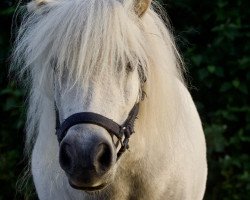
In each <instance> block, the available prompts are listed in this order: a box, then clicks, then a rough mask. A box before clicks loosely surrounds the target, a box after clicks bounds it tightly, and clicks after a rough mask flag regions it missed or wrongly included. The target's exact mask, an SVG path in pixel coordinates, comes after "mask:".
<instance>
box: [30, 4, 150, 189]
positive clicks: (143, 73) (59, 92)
mask: <svg viewBox="0 0 250 200" xmlns="http://www.w3.org/2000/svg"><path fill="white" fill-rule="evenodd" d="M90 2H91V3H90ZM150 2H151V1H149V0H136V1H129V0H128V1H124V2H121V1H118V0H73V1H71V0H65V1H56V0H55V1H51V0H36V1H34V2H31V3H30V4H29V6H28V8H29V10H30V12H31V13H32V14H33V15H34V16H36V17H35V18H36V20H33V21H32V20H31V21H30V22H28V23H32V24H33V30H29V40H30V41H29V47H31V48H30V49H29V48H27V49H26V51H29V52H26V55H28V56H29V57H30V58H31V57H32V58H31V59H30V60H29V62H30V63H29V65H33V69H32V72H31V73H33V80H34V81H35V82H37V83H38V85H40V86H42V88H53V90H51V91H50V92H51V93H50V95H48V97H49V98H50V99H51V101H52V102H54V103H55V105H56V107H57V109H58V114H59V116H58V118H59V121H60V122H63V121H64V120H65V119H66V118H68V117H69V116H71V115H72V114H74V113H79V112H94V113H98V114H100V115H102V116H105V117H107V118H109V119H112V120H113V121H115V122H116V123H117V124H122V123H123V122H124V121H125V120H126V118H127V116H128V114H129V112H130V111H131V109H132V108H133V106H134V105H135V104H136V103H138V102H139V101H141V99H142V96H143V95H142V94H143V87H144V82H145V79H146V77H147V65H148V59H147V58H148V55H147V50H146V49H145V45H144V43H145V38H144V36H143V29H142V28H141V27H140V26H139V25H138V24H140V20H141V17H143V15H144V14H145V12H146V10H147V9H148V7H149V6H150ZM45 80H47V81H45ZM48 80H50V81H48ZM119 148H120V143H119V141H118V139H117V138H116V137H114V136H112V135H110V134H109V133H108V132H107V130H105V129H104V128H102V127H100V126H97V125H93V124H77V125H74V126H72V127H71V128H70V129H69V130H68V131H67V134H66V136H65V137H64V138H63V140H62V141H60V150H59V162H60V166H61V168H62V169H63V170H64V171H65V173H66V175H67V177H68V180H69V183H70V185H71V186H72V187H74V188H76V189H82V190H98V189H101V188H103V187H105V186H107V185H108V184H109V183H111V182H112V180H113V179H114V177H115V173H116V171H117V166H118V165H119V164H120V162H122V161H120V160H119V161H118V162H117V152H118V150H119ZM126 157H127V158H128V157H129V156H126ZM121 160H123V159H121Z"/></svg>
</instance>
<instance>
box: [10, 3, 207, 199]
mask: <svg viewBox="0 0 250 200" xmlns="http://www.w3.org/2000/svg"><path fill="white" fill-rule="evenodd" d="M27 8H28V14H27V16H25V17H24V21H23V23H22V25H21V27H20V31H19V36H18V37H17V41H16V45H15V50H14V59H15V60H16V62H17V65H18V66H20V68H18V70H19V71H20V73H21V74H24V75H26V77H28V80H26V83H27V82H28V83H29V86H30V97H29V107H28V119H27V143H26V148H27V151H28V152H32V153H31V170H32V175H33V180H34V183H35V187H36V190H37V193H38V196H39V199H41V200H50V199H51V200H63V199H65V200H67V199H85V200H87V199H101V200H105V199H109V200H132V199H145V200H157V199H168V200H201V199H202V198H203V195H204V190H205V184H206V176H207V164H206V147H205V146H206V145H205V140H204V134H203V130H202V126H201V122H200V119H199V116H198V113H197V111H196V108H195V105H194V103H193V100H192V98H191V96H190V94H189V92H188V90H187V89H186V87H185V85H184V83H183V81H182V75H181V67H180V66H181V62H180V57H179V54H178V52H177V50H176V47H175V44H174V41H173V39H172V37H171V34H170V32H169V30H168V28H166V27H165V25H164V22H163V20H162V19H161V18H160V16H159V15H158V14H157V13H156V12H155V11H154V10H153V8H152V6H151V0H34V1H32V2H30V3H29V4H28V6H27ZM144 93H145V94H146V95H144ZM143 96H144V98H143ZM138 104H139V113H138V116H137V119H136V121H135V122H133V121H132V124H134V125H135V127H134V131H135V133H134V134H133V135H131V137H130V141H129V146H130V148H129V150H128V151H125V152H124V153H123V154H122V155H121V156H120V157H119V156H118V154H117V153H118V151H119V150H120V149H121V148H122V147H124V146H125V147H127V146H126V144H125V142H124V141H125V140H126V138H128V137H129V136H128V137H127V136H126V134H125V135H124V134H123V135H122V137H121V138H119V137H116V135H114V134H111V132H112V131H108V128H105V126H108V127H110V126H111V125H110V123H111V119H112V123H113V122H114V123H113V125H114V127H120V126H119V125H121V124H123V123H124V121H125V120H126V119H127V118H128V116H129V113H130V111H131V110H133V109H132V108H133V106H134V105H138ZM79 112H81V113H82V114H83V115H85V118H86V116H87V118H88V117H89V115H91V114H89V113H95V114H94V116H101V117H100V119H101V120H100V119H99V121H102V122H103V120H104V121H105V120H106V122H105V123H104V122H103V123H102V124H104V125H103V126H100V125H98V124H97V123H95V122H96V120H98V119H96V118H95V117H94V119H92V120H94V123H93V122H92V123H80V122H79V123H75V124H73V125H72V126H69V127H68V128H67V131H66V132H65V135H64V136H63V137H62V138H61V139H60V140H59V143H58V140H57V137H56V135H55V132H56V131H55V127H56V120H57V121H59V122H58V123H59V126H65V124H64V125H62V122H63V121H64V120H65V119H66V118H68V117H69V116H72V114H75V113H79ZM86 113H88V114H86ZM97 114H98V115H97ZM135 116H136V114H134V115H133V117H135ZM97 118H98V117H97ZM85 121H86V120H85ZM112 123H111V124H112ZM96 124H97V125H96ZM103 127H104V128H103ZM59 128H61V129H62V127H59ZM113 132H115V131H113ZM122 133H124V132H122ZM130 133H131V134H132V131H131V132H130ZM119 134H120V132H119ZM125 149H126V148H125ZM118 158H119V159H118Z"/></svg>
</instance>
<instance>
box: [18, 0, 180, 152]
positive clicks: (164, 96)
mask: <svg viewBox="0 0 250 200" xmlns="http://www.w3.org/2000/svg"><path fill="white" fill-rule="evenodd" d="M133 2H134V1H133V0H126V1H124V2H123V1H118V0H57V1H53V2H51V3H50V4H48V5H43V6H41V7H40V8H38V9H35V11H32V9H33V6H34V5H33V4H32V3H31V4H30V5H29V9H30V10H31V11H29V13H28V14H27V16H25V20H24V22H23V24H22V26H21V29H20V31H19V35H18V38H17V41H16V46H15V51H14V59H15V61H16V62H15V63H16V66H19V68H18V69H19V71H20V74H21V75H23V74H26V75H28V76H27V77H28V79H29V83H30V86H31V87H30V97H29V110H28V119H27V122H28V123H27V142H26V146H27V150H30V148H31V147H32V146H33V145H32V144H33V143H34V141H35V139H36V135H37V131H36V128H37V126H38V124H39V120H40V113H41V112H42V109H43V106H44V98H49V99H51V104H52V105H53V89H54V85H53V83H52V79H53V77H54V73H56V77H57V78H58V79H59V80H60V82H62V81H64V82H66V83H67V86H68V88H69V89H70V88H71V87H72V84H85V85H87V84H88V82H89V81H91V77H92V74H93V73H95V74H98V75H101V74H102V73H105V72H106V73H107V71H108V73H109V74H111V75H112V74H113V76H116V75H121V76H122V75H123V74H124V73H126V66H127V64H128V63H130V65H131V67H133V68H136V67H138V65H139V64H140V65H141V66H142V68H141V70H142V73H144V74H145V75H146V76H147V79H148V80H147V84H146V85H145V89H144V90H145V91H146V93H147V96H148V98H149V99H150V101H148V103H147V105H146V106H142V108H141V111H140V112H141V113H142V114H141V115H142V116H143V117H142V119H141V120H145V121H146V120H147V121H148V119H147V118H149V117H147V115H146V114H145V112H146V111H145V110H147V112H148V113H151V115H152V114H153V113H155V114H156V115H158V113H163V114H162V115H167V114H166V112H162V110H161V112H158V110H157V109H163V108H164V107H166V106H163V107H161V104H168V102H169V104H172V105H175V103H174V104H173V102H174V101H175V100H174V99H176V95H178V94H174V92H171V93H172V94H171V96H169V94H170V93H169V89H168V87H169V88H172V89H171V90H172V91H175V88H173V87H174V85H173V84H172V82H173V81H175V79H179V80H182V78H181V72H180V71H181V70H180V69H179V66H180V64H179V62H178V61H179V60H180V59H179V54H178V52H177V50H176V47H175V45H174V41H173V39H172V36H171V34H170V33H169V30H168V29H167V28H166V27H165V25H164V23H163V20H162V19H161V18H160V17H159V16H158V14H156V12H155V11H154V10H153V8H151V9H150V10H149V11H148V12H147V13H146V14H145V15H144V16H143V17H142V18H139V17H138V16H137V15H136V14H135V13H134V10H133ZM52 11H53V12H52ZM20 55H22V56H21V57H20ZM65 72H66V73H65ZM65 74H67V76H66V77H65ZM164 91H168V92H164ZM166 101H167V102H166ZM156 104H157V105H158V106H155V105H156ZM176 105H177V103H176ZM146 107H147V108H146ZM173 109H178V108H175V107H173ZM143 113H144V114H143ZM162 118H163V117H162ZM168 118H171V117H170V116H168ZM158 119H159V123H160V119H161V118H160V116H159V118H158ZM164 121H166V116H165V117H164ZM155 126H157V125H155ZM163 128H164V127H163Z"/></svg>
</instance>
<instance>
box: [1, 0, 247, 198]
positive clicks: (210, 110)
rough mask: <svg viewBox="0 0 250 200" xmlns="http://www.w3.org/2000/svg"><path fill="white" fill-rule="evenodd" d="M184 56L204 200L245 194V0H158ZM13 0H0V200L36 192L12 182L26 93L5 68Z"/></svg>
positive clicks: (18, 164) (19, 160)
mask: <svg viewBox="0 0 250 200" xmlns="http://www.w3.org/2000/svg"><path fill="white" fill-rule="evenodd" d="M159 2H160V3H161V4H162V5H163V6H164V8H165V9H166V10H167V13H168V16H169V18H170V21H171V24H172V26H173V31H174V35H175V39H176V43H177V45H178V47H179V49H180V52H181V54H182V55H183V57H184V60H185V63H186V68H187V74H186V78H187V82H188V86H189V90H190V92H191V93H192V95H193V98H194V101H195V103H196V105H197V107H198V110H199V113H200V116H201V119H202V121H203V126H204V130H205V134H206V140H207V157H208V168H209V172H208V182H207V190H206V194H205V198H204V199H205V200H245V199H246V200H247V199H250V157H249V153H248V152H250V151H249V149H250V105H249V102H250V98H249V92H250V1H249V0H234V1H233V0H210V1H200V0H159ZM17 5H18V1H16V0H1V2H0V107H1V111H0V119H1V121H0V200H3V199H18V200H22V199H25V200H26V199H37V197H36V195H35V193H34V190H33V187H32V184H30V181H28V186H27V187H20V185H23V184H22V183H21V181H18V180H19V179H20V178H21V177H22V176H23V174H24V171H25V165H26V164H27V161H26V160H24V158H23V146H24V133H23V128H24V121H25V106H24V105H25V93H26V91H23V89H22V88H21V87H20V85H18V83H17V82H16V80H14V79H13V78H12V77H11V76H9V75H8V69H9V62H10V52H11V45H12V42H13V38H14V37H15V34H14V33H15V26H13V24H15V25H18V23H20V22H18V18H15V17H14V18H13V15H14V13H15V10H16V7H17Z"/></svg>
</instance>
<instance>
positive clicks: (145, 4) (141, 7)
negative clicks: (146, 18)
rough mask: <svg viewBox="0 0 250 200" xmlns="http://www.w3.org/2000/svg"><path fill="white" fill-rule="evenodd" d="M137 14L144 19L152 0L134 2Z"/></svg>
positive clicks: (136, 0)
mask: <svg viewBox="0 0 250 200" xmlns="http://www.w3.org/2000/svg"><path fill="white" fill-rule="evenodd" d="M134 1H135V3H134V6H135V12H136V14H137V15H138V16H139V17H142V16H143V15H144V14H145V12H146V11H147V10H148V8H149V6H150V5H151V2H152V0H134Z"/></svg>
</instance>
